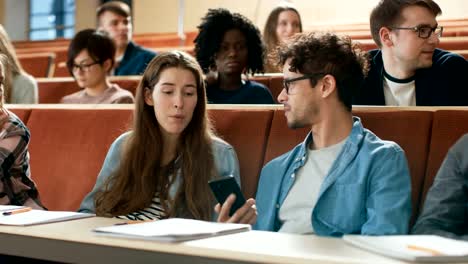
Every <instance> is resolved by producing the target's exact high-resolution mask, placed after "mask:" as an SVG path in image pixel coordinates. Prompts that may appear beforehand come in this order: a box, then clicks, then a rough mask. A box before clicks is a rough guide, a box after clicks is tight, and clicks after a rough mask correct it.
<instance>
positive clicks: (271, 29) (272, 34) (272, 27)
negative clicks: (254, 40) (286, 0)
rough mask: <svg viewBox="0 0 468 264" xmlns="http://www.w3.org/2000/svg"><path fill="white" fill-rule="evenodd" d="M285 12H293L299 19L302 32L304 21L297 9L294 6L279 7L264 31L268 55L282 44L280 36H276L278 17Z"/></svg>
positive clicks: (271, 14) (270, 16) (271, 13)
mask: <svg viewBox="0 0 468 264" xmlns="http://www.w3.org/2000/svg"><path fill="white" fill-rule="evenodd" d="M283 11H293V12H294V13H296V14H297V16H298V17H299V32H302V21H301V16H300V15H299V12H298V11H297V9H296V8H294V7H292V6H284V5H283V6H278V7H276V8H275V9H273V10H272V11H271V12H270V15H268V18H267V21H266V23H265V28H264V29H263V41H264V42H265V46H266V50H267V53H270V52H271V51H273V50H275V49H276V47H277V46H278V45H279V44H280V43H279V40H278V36H277V35H276V27H277V26H278V17H279V15H280V14H281V12H283Z"/></svg>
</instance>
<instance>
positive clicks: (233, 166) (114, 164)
mask: <svg viewBox="0 0 468 264" xmlns="http://www.w3.org/2000/svg"><path fill="white" fill-rule="evenodd" d="M130 133H131V132H126V133H124V134H122V135H121V136H120V137H118V138H117V139H116V140H115V141H114V143H112V145H111V147H110V149H109V152H108V153H107V156H106V159H105V160H104V165H103V166H102V169H101V172H100V173H99V176H98V177H97V180H96V184H95V185H94V188H93V190H92V191H91V192H90V193H88V194H87V195H86V197H85V198H84V199H83V201H82V202H81V205H80V209H78V211H79V212H84V213H95V204H94V198H95V195H96V193H97V192H99V191H100V190H102V188H104V184H105V182H106V181H107V179H108V178H109V177H110V176H111V175H112V174H113V172H114V171H115V170H116V169H117V168H118V166H119V162H120V159H121V155H122V144H123V143H124V142H125V141H126V138H127V137H128V135H129V134H130ZM212 146H213V155H214V161H215V166H216V169H217V172H218V176H226V175H232V176H234V178H235V179H236V181H237V183H239V185H240V174H239V161H238V160H237V155H236V152H235V151H234V148H233V147H232V146H231V145H229V144H228V143H226V142H224V141H222V140H221V139H219V138H214V139H213V145H212ZM182 162H183V161H182ZM178 175H180V173H178ZM180 182H181V181H180V179H176V180H175V182H174V184H172V185H171V188H170V189H169V196H171V197H173V196H175V194H176V192H177V190H178V187H179V186H178V184H180ZM206 184H208V183H206ZM214 205H215V204H213V205H212V207H214ZM216 217H217V214H216V213H215V212H214V210H213V220H215V219H216Z"/></svg>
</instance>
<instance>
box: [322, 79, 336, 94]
mask: <svg viewBox="0 0 468 264" xmlns="http://www.w3.org/2000/svg"><path fill="white" fill-rule="evenodd" d="M321 82H322V87H321V91H322V98H327V97H329V96H330V95H331V94H332V93H333V92H334V91H335V90H336V80H335V77H333V75H330V74H327V75H325V76H324V77H323V78H322V80H321Z"/></svg>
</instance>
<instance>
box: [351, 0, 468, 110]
mask: <svg viewBox="0 0 468 264" xmlns="http://www.w3.org/2000/svg"><path fill="white" fill-rule="evenodd" d="M441 13H442V10H441V9H440V7H439V5H437V3H436V2H434V1H432V0H381V1H380V2H379V3H378V4H377V6H376V7H375V8H374V10H373V11H372V13H371V17H370V26H371V33H372V37H373V39H374V41H375V43H376V44H377V46H379V48H380V49H378V50H372V51H370V52H369V56H370V60H371V67H370V71H369V74H368V77H367V78H366V80H365V82H364V85H363V86H362V89H361V90H360V92H359V94H358V96H357V97H356V98H355V100H354V103H355V104H362V105H392V106H466V105H468V89H466V87H467V83H468V74H467V73H468V62H467V61H466V60H465V59H464V58H463V57H462V56H460V55H458V54H454V53H451V52H448V51H445V50H441V49H438V48H437V46H438V45H439V42H440V38H441V37H442V34H443V29H444V28H443V27H442V26H440V25H439V24H438V23H437V20H436V17H437V16H438V15H440V14H441Z"/></svg>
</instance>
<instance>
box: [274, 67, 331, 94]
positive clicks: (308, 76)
mask: <svg viewBox="0 0 468 264" xmlns="http://www.w3.org/2000/svg"><path fill="white" fill-rule="evenodd" d="M320 75H325V73H323V72H318V73H315V74H304V75H302V76H300V77H297V78H292V79H284V80H283V88H284V89H285V90H286V93H287V94H288V95H291V94H295V92H294V90H293V89H290V88H289V84H290V83H292V82H296V81H300V80H305V79H312V78H315V77H317V76H320Z"/></svg>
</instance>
